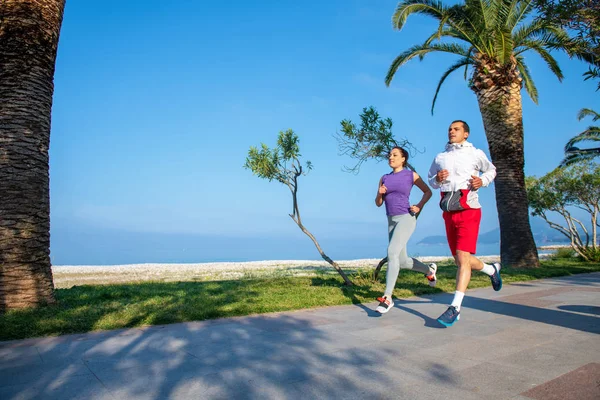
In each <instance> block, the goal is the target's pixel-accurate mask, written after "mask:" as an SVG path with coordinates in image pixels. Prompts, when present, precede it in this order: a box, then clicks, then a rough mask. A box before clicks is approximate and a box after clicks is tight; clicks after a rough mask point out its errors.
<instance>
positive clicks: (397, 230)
mask: <svg viewBox="0 0 600 400" xmlns="http://www.w3.org/2000/svg"><path fill="white" fill-rule="evenodd" d="M415 226H416V219H415V217H413V216H412V215H410V214H404V215H395V216H393V217H388V231H389V232H390V244H389V245H388V267H387V273H386V277H385V293H384V296H388V297H390V298H391V297H392V293H393V291H394V287H395V286H396V280H397V279H398V273H399V272H400V268H401V266H402V267H404V268H411V269H412V268H413V265H414V263H413V260H412V259H411V258H409V257H408V255H407V253H406V243H407V242H408V239H409V238H410V236H411V235H412V233H413V232H414V230H415ZM409 263H410V265H411V266H410V267H408V265H409ZM423 265H424V264H423ZM425 268H426V269H427V272H429V268H428V267H427V266H425ZM427 272H425V273H427Z"/></svg>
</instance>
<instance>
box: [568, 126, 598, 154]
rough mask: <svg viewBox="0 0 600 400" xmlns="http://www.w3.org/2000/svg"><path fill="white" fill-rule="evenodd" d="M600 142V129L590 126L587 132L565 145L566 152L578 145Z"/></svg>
mask: <svg viewBox="0 0 600 400" xmlns="http://www.w3.org/2000/svg"><path fill="white" fill-rule="evenodd" d="M588 141H589V142H600V127H598V126H590V127H588V128H587V129H586V130H585V131H583V132H581V133H580V134H579V135H576V136H574V137H572V138H571V140H569V141H568V142H567V144H565V152H567V151H569V149H571V148H572V147H573V146H574V145H575V144H576V143H581V142H588Z"/></svg>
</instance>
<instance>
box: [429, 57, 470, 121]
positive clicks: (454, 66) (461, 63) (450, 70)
mask: <svg viewBox="0 0 600 400" xmlns="http://www.w3.org/2000/svg"><path fill="white" fill-rule="evenodd" d="M469 64H471V61H470V58H469V57H468V56H467V57H462V58H461V59H460V60H458V61H457V62H455V63H454V64H452V65H451V66H450V68H448V69H447V70H446V72H444V74H443V75H442V77H441V79H440V81H439V82H438V85H437V88H436V89H435V95H434V96H433V102H432V103H431V115H433V109H434V108H435V102H436V100H437V97H438V94H439V92H440V88H441V87H442V85H443V84H444V81H445V80H446V78H447V77H448V76H449V75H450V74H451V73H453V72H454V71H456V70H457V69H459V68H461V67H463V66H465V67H468V66H469Z"/></svg>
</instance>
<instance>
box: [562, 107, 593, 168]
mask: <svg viewBox="0 0 600 400" xmlns="http://www.w3.org/2000/svg"><path fill="white" fill-rule="evenodd" d="M588 116H591V117H592V121H594V122H596V121H598V120H599V119H600V114H598V113H597V112H596V111H594V110H590V109H589V108H582V109H581V110H580V111H579V114H577V119H578V120H579V121H581V120H582V119H584V118H585V117H588ZM588 141H589V142H600V126H588V128H587V129H586V130H585V131H583V132H581V133H580V134H579V135H577V136H574V137H573V138H571V140H569V141H568V142H567V144H566V145H565V159H564V160H562V162H561V163H560V165H561V166H563V167H564V166H567V165H571V164H574V163H576V162H579V161H584V160H591V159H594V158H596V157H600V147H592V148H587V149H580V148H578V147H575V144H576V143H580V142H588Z"/></svg>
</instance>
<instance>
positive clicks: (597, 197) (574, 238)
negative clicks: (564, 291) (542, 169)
mask: <svg viewBox="0 0 600 400" xmlns="http://www.w3.org/2000/svg"><path fill="white" fill-rule="evenodd" d="M526 186H527V199H528V201H529V207H530V209H531V215H533V216H540V217H541V218H543V219H544V220H545V221H546V222H547V223H548V224H549V225H550V227H552V228H554V229H556V230H557V231H559V232H561V233H562V234H563V235H565V236H566V237H567V238H568V239H569V240H570V242H571V247H572V248H573V250H575V252H576V253H577V254H579V255H580V256H581V257H582V258H583V259H584V260H587V261H592V260H593V261H599V260H600V251H599V250H600V249H599V248H598V241H597V228H598V226H599V221H598V210H599V208H600V164H597V163H591V162H582V163H578V164H573V165H571V166H569V167H559V168H556V169H555V170H554V171H552V172H550V173H549V174H547V175H545V176H543V177H541V178H539V179H538V178H536V177H527V179H526ZM575 209H579V210H583V211H585V212H586V213H588V214H589V216H590V222H591V225H590V226H589V229H591V233H590V232H589V231H588V228H586V226H585V224H584V223H583V222H582V221H581V220H579V219H577V218H576V217H575V216H574V215H573V211H574V210H575ZM550 213H557V214H558V215H560V216H562V217H563V218H564V221H565V224H566V226H565V224H561V223H559V222H556V221H551V220H550V215H549V214H550Z"/></svg>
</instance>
